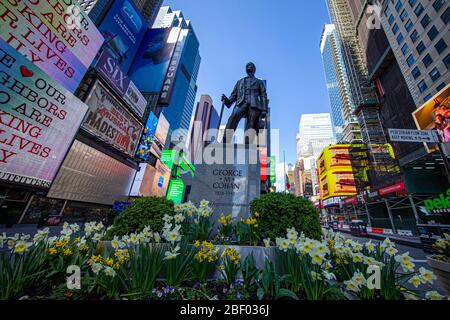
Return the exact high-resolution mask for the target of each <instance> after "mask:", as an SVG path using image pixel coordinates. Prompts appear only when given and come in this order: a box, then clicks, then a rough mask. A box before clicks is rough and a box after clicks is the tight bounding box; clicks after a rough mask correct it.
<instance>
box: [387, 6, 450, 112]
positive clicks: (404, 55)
mask: <svg viewBox="0 0 450 320" xmlns="http://www.w3.org/2000/svg"><path fill="white" fill-rule="evenodd" d="M381 24H382V26H383V29H384V31H385V32H386V35H387V39H388V40H389V43H390V45H391V47H392V49H393V52H394V55H395V58H396V60H397V61H398V63H399V66H400V69H401V71H402V73H403V76H404V77H405V80H406V84H407V86H408V88H409V91H410V93H411V96H412V98H413V99H414V102H415V104H416V107H420V106H421V105H422V104H423V103H425V102H426V101H428V100H429V99H430V98H431V97H432V96H434V95H435V94H436V93H437V92H439V91H440V90H442V89H443V88H444V87H445V86H446V85H447V84H448V83H450V72H449V69H450V48H449V45H450V32H449V25H450V5H449V2H448V1H445V0H433V1H424V0H408V1H407V0H396V1H392V0H391V1H387V0H384V1H383V7H382V14H381Z"/></svg>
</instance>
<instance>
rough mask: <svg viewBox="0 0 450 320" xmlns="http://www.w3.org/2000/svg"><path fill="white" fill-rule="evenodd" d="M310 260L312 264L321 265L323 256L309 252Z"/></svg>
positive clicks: (315, 252)
mask: <svg viewBox="0 0 450 320" xmlns="http://www.w3.org/2000/svg"><path fill="white" fill-rule="evenodd" d="M309 255H310V256H311V260H312V262H313V263H314V264H317V265H319V266H320V265H322V263H323V255H322V254H320V253H319V252H317V251H313V252H310V254H309Z"/></svg>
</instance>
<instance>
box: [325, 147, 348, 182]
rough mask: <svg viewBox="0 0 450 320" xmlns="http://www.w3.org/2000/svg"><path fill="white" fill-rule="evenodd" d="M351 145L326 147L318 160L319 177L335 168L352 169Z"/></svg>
mask: <svg viewBox="0 0 450 320" xmlns="http://www.w3.org/2000/svg"><path fill="white" fill-rule="evenodd" d="M349 150H350V145H335V146H330V147H326V148H325V149H324V150H323V151H322V154H321V155H320V157H319V159H318V160H317V163H318V168H319V175H322V174H323V173H324V172H325V171H327V170H330V169H333V168H351V167H352V162H351V159H350V152H349Z"/></svg>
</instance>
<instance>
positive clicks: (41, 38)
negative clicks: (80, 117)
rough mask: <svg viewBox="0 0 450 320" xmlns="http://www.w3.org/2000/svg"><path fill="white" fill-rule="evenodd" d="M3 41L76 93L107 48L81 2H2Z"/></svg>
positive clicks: (1, 33)
mask: <svg viewBox="0 0 450 320" xmlns="http://www.w3.org/2000/svg"><path fill="white" fill-rule="evenodd" d="M0 16H1V17H3V18H2V19H0V38H2V39H3V40H5V41H6V42H7V43H8V44H9V45H11V46H12V47H13V48H14V49H15V50H17V51H18V52H20V53H21V54H22V55H23V56H25V57H27V58H28V59H29V60H30V61H31V62H32V63H34V64H35V65H36V66H38V67H39V68H40V69H41V70H43V71H44V72H45V73H47V74H48V75H49V76H50V77H51V78H53V80H55V81H57V82H58V83H60V84H61V85H63V86H64V87H65V88H66V89H67V90H69V91H70V92H74V91H75V89H76V88H77V87H78V85H79V84H80V81H81V80H82V78H83V76H84V75H85V73H86V71H87V69H88V68H89V66H90V65H91V63H92V61H93V60H94V58H95V56H96V54H97V52H98V51H99V50H100V47H101V46H102V44H103V41H104V39H103V36H102V35H101V33H100V32H99V31H98V30H97V28H96V26H95V25H94V23H93V22H92V21H91V20H90V19H89V17H88V15H87V14H86V13H84V11H83V10H82V9H80V8H79V6H78V3H77V1H75V0H67V1H58V2H56V4H53V5H52V3H51V1H1V2H0Z"/></svg>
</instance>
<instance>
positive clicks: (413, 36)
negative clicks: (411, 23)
mask: <svg viewBox="0 0 450 320" xmlns="http://www.w3.org/2000/svg"><path fill="white" fill-rule="evenodd" d="M409 37H410V38H411V41H412V42H413V43H415V42H416V41H417V38H418V37H419V33H418V32H417V30H414V31H413V32H412V33H411V35H410V36H409Z"/></svg>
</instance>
